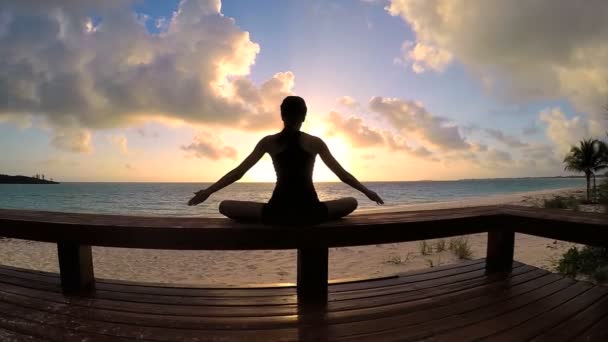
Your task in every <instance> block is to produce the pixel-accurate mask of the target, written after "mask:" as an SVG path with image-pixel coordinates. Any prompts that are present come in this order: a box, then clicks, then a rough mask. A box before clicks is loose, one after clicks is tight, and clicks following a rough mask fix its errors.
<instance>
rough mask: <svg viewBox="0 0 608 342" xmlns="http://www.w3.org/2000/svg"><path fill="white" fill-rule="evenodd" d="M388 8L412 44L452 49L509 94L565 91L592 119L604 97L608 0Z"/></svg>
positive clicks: (468, 0) (417, 2)
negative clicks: (405, 28)
mask: <svg viewBox="0 0 608 342" xmlns="http://www.w3.org/2000/svg"><path fill="white" fill-rule="evenodd" d="M387 10H388V11H389V13H390V14H392V15H394V16H400V17H401V18H403V19H404V20H405V21H406V22H407V23H408V24H409V25H410V27H411V28H412V30H413V31H414V32H415V34H416V42H415V46H418V45H420V46H425V47H432V49H437V51H441V52H445V54H451V55H453V58H454V59H455V60H458V61H459V62H460V63H462V64H464V65H465V66H466V67H467V68H468V69H469V70H470V71H472V72H473V73H474V74H477V75H479V77H480V78H481V80H482V81H483V83H484V84H485V85H487V86H488V87H490V88H491V89H492V90H493V91H494V92H496V93H498V94H500V95H504V96H506V97H508V98H510V99H512V100H518V101H521V100H529V99H552V98H567V99H568V100H569V101H571V102H572V103H573V104H574V106H575V107H576V109H577V110H578V111H581V112H584V113H587V114H589V115H591V116H595V117H596V118H597V115H598V114H599V113H601V112H602V110H601V109H602V108H603V106H604V105H605V104H606V101H607V100H608V96H607V95H608V82H607V81H606V80H608V62H607V61H608V21H607V20H606V18H607V17H608V2H607V1H604V0H589V1H584V2H581V1H567V0H536V1H506V0H391V3H390V5H389V6H387ZM432 49H431V50H432ZM428 55H429V56H434V55H437V53H435V54H433V53H429V54H428ZM419 56H426V54H424V53H422V52H421V53H420V54H419ZM427 59H428V58H422V60H425V61H426V60H427ZM430 59H431V60H432V59H433V58H430ZM439 60H442V59H441V58H440V59H439ZM444 60H445V59H444ZM414 63H415V61H414ZM439 65H441V63H439ZM422 67H424V68H425V69H429V68H430V69H434V68H432V67H430V66H429V65H426V64H422ZM604 127H605V123H604Z"/></svg>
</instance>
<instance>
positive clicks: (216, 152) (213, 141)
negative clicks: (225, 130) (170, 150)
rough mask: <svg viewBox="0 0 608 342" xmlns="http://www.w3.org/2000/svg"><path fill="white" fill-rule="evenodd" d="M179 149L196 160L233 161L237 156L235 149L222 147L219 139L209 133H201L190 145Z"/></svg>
mask: <svg viewBox="0 0 608 342" xmlns="http://www.w3.org/2000/svg"><path fill="white" fill-rule="evenodd" d="M180 148H181V149H182V150H183V151H186V152H188V154H189V155H191V156H194V157H196V158H209V159H211V160H218V159H221V158H230V159H235V158H236V156H237V152H236V149H234V148H233V147H230V146H226V145H224V144H223V142H222V141H221V139H220V138H219V137H218V136H217V135H215V134H213V133H211V132H201V133H200V134H198V135H197V136H195V137H194V141H193V142H192V143H190V144H189V145H182V146H181V147H180Z"/></svg>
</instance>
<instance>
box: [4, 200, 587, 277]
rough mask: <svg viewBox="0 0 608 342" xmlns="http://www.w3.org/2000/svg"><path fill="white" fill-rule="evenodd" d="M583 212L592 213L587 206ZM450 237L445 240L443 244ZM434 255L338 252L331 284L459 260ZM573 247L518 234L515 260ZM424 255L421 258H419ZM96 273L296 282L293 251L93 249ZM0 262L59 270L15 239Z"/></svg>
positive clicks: (481, 246) (480, 242)
mask: <svg viewBox="0 0 608 342" xmlns="http://www.w3.org/2000/svg"><path fill="white" fill-rule="evenodd" d="M583 191H584V190H583V189H578V188H569V189H560V190H549V191H535V192H526V193H516V194H509V195H500V196H488V197H479V198H467V199H466V200H462V201H455V202H441V203H428V204H417V205H405V206H392V207H389V206H385V207H378V208H377V209H376V208H374V209H368V210H361V211H357V212H356V213H355V214H357V215H359V214H363V213H365V212H370V211H374V212H377V211H401V210H429V209H438V208H449V207H463V206H477V205H491V204H514V205H524V206H537V205H539V204H541V203H542V201H543V199H545V198H551V197H553V196H555V195H577V196H580V195H582V194H583ZM582 210H596V208H593V207H588V208H582ZM466 239H467V240H468V242H469V244H470V246H471V251H472V258H482V257H484V256H485V252H486V251H485V249H486V234H475V235H468V236H466ZM449 240H450V239H449V238H447V239H444V241H445V242H446V245H447V244H448V243H449ZM426 242H427V243H428V245H430V246H431V249H432V252H431V253H430V254H427V255H423V254H422V253H421V248H420V246H421V242H406V243H397V244H385V245H371V246H360V247H344V248H333V249H330V263H329V274H330V279H344V278H361V277H382V276H388V275H393V274H396V273H401V272H406V271H410V270H415V269H421V268H426V267H431V266H438V265H444V264H450V263H455V262H459V260H458V258H457V257H456V256H455V255H454V254H453V253H451V252H450V251H447V250H446V251H441V252H437V248H436V246H437V244H438V242H439V240H427V241H426ZM573 245H574V244H571V243H567V242H562V241H555V240H550V239H544V238H539V237H534V236H528V235H523V234H517V235H516V243H515V259H516V260H518V261H521V262H524V263H527V264H530V265H534V266H537V267H541V268H544V269H548V270H553V263H554V261H555V260H556V259H557V258H558V257H559V256H560V255H561V254H563V253H564V252H565V251H566V250H568V249H569V248H570V247H571V246H573ZM425 254H426V253H425ZM93 255H94V264H95V275H96V277H98V278H110V279H120V280H134V281H145V282H157V283H182V284H199V285H212V286H243V285H247V284H271V283H293V282H295V278H296V273H295V272H296V251H293V250H288V251H275V250H268V251H168V250H141V249H124V248H106V247H94V248H93ZM0 264H3V265H10V266H16V267H23V268H28V269H37V270H44V271H51V272H57V271H58V265H57V254H56V247H55V245H54V244H49V243H40V242H32V241H24V240H15V239H2V240H0Z"/></svg>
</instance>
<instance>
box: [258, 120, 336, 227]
mask: <svg viewBox="0 0 608 342" xmlns="http://www.w3.org/2000/svg"><path fill="white" fill-rule="evenodd" d="M300 136H301V132H300V131H290V130H283V131H282V132H281V133H279V138H278V140H279V144H281V145H284V146H285V148H284V149H283V150H282V151H281V152H279V153H277V154H275V155H274V156H272V164H273V165H274V170H275V172H276V174H277V183H276V186H275V188H274V191H273V192H272V197H271V198H270V201H268V204H266V205H265V206H264V212H263V217H264V221H265V222H268V223H317V222H321V221H323V220H325V219H326V218H327V207H326V206H325V204H323V203H321V202H320V201H319V198H318V196H317V192H316V191H315V187H314V185H313V181H312V173H313V169H314V166H315V158H316V155H315V154H312V153H310V152H308V151H306V150H305V149H303V148H302V146H301V145H300Z"/></svg>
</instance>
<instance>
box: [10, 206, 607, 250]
mask: <svg viewBox="0 0 608 342" xmlns="http://www.w3.org/2000/svg"><path fill="white" fill-rule="evenodd" d="M505 225H510V226H511V227H513V228H514V229H516V230H517V232H522V233H526V234H533V235H540V236H545V237H550V238H556V239H562V240H567V241H573V242H580V243H587V244H592V245H608V217H606V216H605V215H596V214H593V213H575V212H571V211H565V210H550V209H537V208H521V207H513V206H487V207H472V208H453V209H441V210H426V211H413V212H397V213H382V214H367V215H354V216H352V217H348V218H346V219H342V220H336V221H331V222H326V223H323V224H320V225H313V226H304V227H302V226H273V227H269V226H264V225H261V224H243V223H236V222H233V221H230V220H228V219H208V218H207V219H205V218H192V217H187V218H176V217H134V216H120V215H93V214H76V213H54V212H39V211H28V210H9V209H0V235H2V236H7V237H13V238H21V239H31V240H38V241H48V242H58V241H65V242H73V243H79V244H82V245H95V246H114V247H131V248H161V249H208V250H242V249H298V248H317V247H342V246H355V245H368V244H380V243H394V242H403V241H415V240H423V239H431V238H440V237H448V236H456V235H463V234H472V233H479V232H484V231H488V230H491V228H492V227H494V226H502V227H504V226H505ZM144 237H145V238H144Z"/></svg>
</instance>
